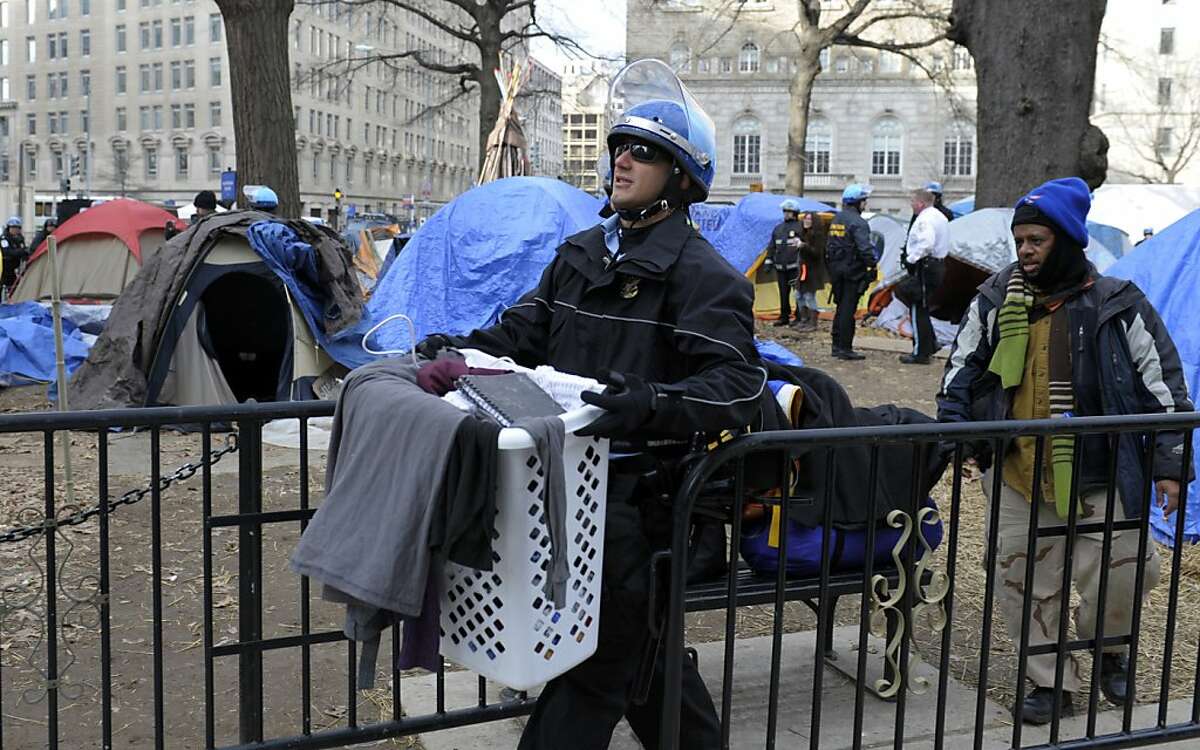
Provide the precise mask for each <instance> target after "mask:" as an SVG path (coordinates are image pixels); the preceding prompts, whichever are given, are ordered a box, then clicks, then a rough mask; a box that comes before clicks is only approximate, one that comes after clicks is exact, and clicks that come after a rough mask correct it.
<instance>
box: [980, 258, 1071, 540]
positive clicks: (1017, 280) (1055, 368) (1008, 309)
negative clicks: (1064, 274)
mask: <svg viewBox="0 0 1200 750" xmlns="http://www.w3.org/2000/svg"><path fill="white" fill-rule="evenodd" d="M1090 285H1091V282H1090V281H1088V282H1085V283H1084V284H1083V285H1081V286H1079V287H1076V288H1074V289H1071V290H1069V291H1068V292H1067V293H1065V294H1056V295H1053V296H1052V297H1050V298H1048V299H1046V300H1043V301H1041V302H1040V306H1043V307H1045V309H1046V311H1047V312H1049V313H1053V312H1054V311H1055V310H1057V309H1058V308H1059V307H1061V306H1062V305H1063V303H1064V302H1066V300H1067V299H1068V298H1070V297H1072V296H1074V295H1075V294H1077V293H1078V292H1079V291H1080V290H1082V289H1085V288H1087V287H1088V286H1090ZM1033 308H1034V293H1033V288H1032V287H1031V286H1030V285H1029V282H1028V280H1026V278H1025V274H1024V273H1022V272H1021V269H1020V268H1017V269H1015V270H1014V271H1013V275H1012V278H1010V279H1009V280H1008V286H1007V288H1006V289H1005V292H1004V301H1003V302H1002V303H1001V304H1000V312H999V313H998V314H997V322H998V325H999V329H1000V341H999V342H998V343H997V344H996V350H995V351H994V352H993V353H992V360H991V362H990V363H989V364H988V370H989V371H990V372H994V373H996V374H997V375H998V376H1000V385H1001V386H1002V387H1003V388H1004V389H1006V390H1007V389H1009V388H1015V387H1017V386H1018V385H1020V384H1021V378H1022V377H1023V376H1024V373H1025V356H1026V354H1027V351H1026V350H1027V349H1028V348H1029V315H1030V312H1031V311H1032V310H1033ZM1049 379H1050V382H1049V392H1050V393H1049V397H1050V417H1051V418H1063V419H1065V418H1067V417H1070V416H1072V413H1073V412H1074V410H1075V394H1074V390H1073V388H1072V385H1071V332H1070V325H1069V321H1068V318H1067V316H1066V315H1056V316H1054V317H1053V318H1051V321H1050V368H1049ZM1074 455H1075V436H1074V435H1051V436H1050V468H1051V472H1052V476H1053V477H1054V506H1055V510H1056V511H1057V512H1058V517H1059V518H1066V517H1067V513H1068V512H1069V511H1070V508H1071V465H1072V462H1073V457H1074ZM1035 491H1036V488H1035ZM1047 502H1049V498H1047Z"/></svg>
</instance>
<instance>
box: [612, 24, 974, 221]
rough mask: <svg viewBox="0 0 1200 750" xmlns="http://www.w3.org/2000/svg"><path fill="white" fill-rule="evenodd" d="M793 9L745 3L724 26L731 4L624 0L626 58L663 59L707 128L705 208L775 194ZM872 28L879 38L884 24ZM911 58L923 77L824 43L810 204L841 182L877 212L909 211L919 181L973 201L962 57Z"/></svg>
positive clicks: (791, 66)
mask: <svg viewBox="0 0 1200 750" xmlns="http://www.w3.org/2000/svg"><path fill="white" fill-rule="evenodd" d="M885 2H886V0H881V5H882V4H883V3H885ZM796 5H797V4H796V3H786V2H780V1H779V0H753V1H751V2H746V3H744V4H741V10H740V12H739V13H738V14H737V16H736V18H731V17H730V16H728V15H726V14H725V13H723V12H722V9H727V8H729V7H730V4H729V3H725V2H721V1H720V0H674V1H673V2H653V3H651V2H649V0H629V3H628V10H627V14H628V22H627V28H628V33H627V55H628V57H629V59H630V60H636V59H639V58H644V57H657V58H660V59H662V60H665V61H667V62H668V63H669V64H671V65H672V67H674V68H675V69H676V70H677V71H678V72H679V74H680V77H681V78H682V79H683V80H684V82H685V83H686V84H687V86H688V88H689V89H690V90H691V91H692V93H693V94H694V95H695V96H696V97H697V99H698V100H699V101H700V103H701V104H702V105H703V106H704V108H705V109H706V111H707V112H708V114H709V115H710V116H711V117H712V118H713V121H714V123H715V124H716V129H717V136H718V148H717V175H716V180H715V182H714V185H713V189H712V197H711V200H714V201H736V200H737V199H738V198H740V197H741V196H742V195H744V194H746V193H747V192H748V191H750V190H758V189H761V190H765V191H774V192H782V191H783V188H784V181H785V172H786V164H787V138H788V135H787V131H788V123H789V118H790V112H789V110H790V104H791V96H790V94H789V87H790V83H791V80H792V75H793V73H794V72H795V70H796V67H797V66H796V55H797V43H796V38H795V36H794V35H793V34H791V33H790V32H789V31H788V29H790V28H791V27H792V26H793V25H794V24H795V23H796V15H795V14H796ZM822 8H823V11H824V12H823V15H824V17H823V19H822V24H823V25H824V24H826V23H828V22H829V21H828V19H829V18H831V17H836V14H838V13H840V12H842V11H844V10H845V3H844V2H842V0H824V1H823V2H822ZM876 30H879V31H881V32H883V33H889V32H888V24H887V23H882V24H880V25H879V26H878V27H877V29H876ZM873 31H875V30H873ZM890 33H894V34H895V35H896V36H894V37H891V38H895V39H899V40H904V39H905V38H915V35H916V34H919V33H920V32H919V31H918V30H914V29H911V28H906V27H896V26H893V27H892V28H891V30H890ZM906 35H907V37H906ZM887 38H888V37H884V39H885V40H886V39H887ZM915 54H917V55H919V59H920V60H921V61H922V62H923V63H924V65H925V66H926V67H927V68H928V69H929V70H931V71H934V73H935V74H934V75H933V76H931V75H929V74H927V73H926V72H924V71H923V70H921V68H920V67H918V66H917V65H916V64H914V63H913V62H911V61H910V60H908V59H906V58H904V57H902V56H900V55H897V54H894V53H890V52H882V53H881V52H878V51H876V50H872V49H862V48H847V47H834V48H831V49H827V50H825V51H824V52H823V53H822V55H821V63H822V72H821V73H820V74H819V75H818V76H817V79H816V82H815V84H814V88H813V95H812V103H811V107H810V121H809V127H808V139H807V142H806V149H805V150H806V155H807V168H806V172H807V174H806V179H805V193H806V195H807V196H808V197H810V198H815V199H817V200H822V201H829V202H836V201H837V200H838V198H839V197H840V195H841V190H842V188H843V187H844V186H845V184H847V183H849V182H865V183H870V184H871V185H872V187H873V188H874V193H873V201H872V206H873V208H874V209H875V210H878V211H886V212H892V213H901V214H907V213H908V212H909V209H908V191H909V190H910V189H912V188H914V187H918V186H920V185H922V184H924V183H925V182H927V181H929V180H938V181H940V182H942V183H943V184H944V186H945V190H946V197H947V200H953V199H955V198H956V197H962V196H965V195H969V194H972V193H974V184H975V151H976V149H975V125H974V111H975V106H974V100H975V94H974V90H975V89H974V87H975V79H974V73H973V70H972V66H971V58H970V55H969V54H967V52H966V50H965V49H961V48H955V47H952V46H950V45H945V44H943V45H941V46H938V47H933V48H929V49H923V50H920V51H918V52H916V53H915Z"/></svg>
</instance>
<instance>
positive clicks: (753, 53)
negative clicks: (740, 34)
mask: <svg viewBox="0 0 1200 750" xmlns="http://www.w3.org/2000/svg"><path fill="white" fill-rule="evenodd" d="M738 72H739V73H757V72H758V45H757V44H755V43H754V42H746V43H745V44H743V45H742V49H741V51H740V52H739V53H738Z"/></svg>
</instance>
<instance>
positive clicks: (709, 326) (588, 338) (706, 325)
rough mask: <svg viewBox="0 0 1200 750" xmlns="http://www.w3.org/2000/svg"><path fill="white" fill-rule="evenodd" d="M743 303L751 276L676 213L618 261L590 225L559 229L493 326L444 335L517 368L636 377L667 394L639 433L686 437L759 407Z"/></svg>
mask: <svg viewBox="0 0 1200 750" xmlns="http://www.w3.org/2000/svg"><path fill="white" fill-rule="evenodd" d="M753 299H754V297H753V289H752V287H751V285H750V282H749V281H748V280H747V279H746V278H745V277H744V276H742V275H741V274H739V273H738V272H737V271H736V270H735V269H734V268H733V267H732V266H730V265H729V263H728V262H726V261H725V259H724V258H722V257H721V256H720V255H718V254H717V252H716V250H714V249H713V247H712V245H710V244H708V242H707V241H706V240H705V239H704V238H702V237H701V236H700V235H699V234H698V233H697V232H696V231H695V230H693V229H692V228H691V227H690V226H689V225H688V223H687V221H686V215H685V214H684V213H683V212H675V213H674V214H672V215H671V216H669V217H668V218H666V219H664V220H662V221H660V222H659V223H657V224H655V225H653V226H652V227H650V228H649V230H648V232H647V234H646V236H645V237H644V239H643V240H642V241H641V243H640V244H638V245H637V246H636V247H632V248H630V249H629V250H628V251H627V252H625V253H623V254H622V255H621V256H620V257H619V259H617V260H616V261H613V260H612V257H611V256H610V254H609V252H608V249H607V248H606V247H605V243H604V230H603V228H602V227H601V226H600V225H597V226H594V227H592V228H591V229H587V230H584V231H583V232H580V233H578V234H576V235H573V236H571V237H568V238H567V239H566V241H564V242H563V244H562V245H561V246H559V248H558V252H557V256H556V257H555V259H554V260H553V261H551V263H550V265H549V266H547V267H546V270H545V271H544V272H543V273H542V278H541V280H540V281H539V282H538V285H537V287H536V288H534V289H533V290H532V291H530V292H528V293H526V294H525V295H524V296H523V297H521V299H520V300H519V301H518V302H517V303H516V304H515V305H513V306H512V307H510V308H508V309H507V310H505V311H504V314H503V315H502V316H501V318H500V322H499V323H497V324H496V325H494V326H492V327H490V328H486V329H483V330H476V331H472V332H471V333H470V334H468V335H467V336H462V337H451V341H452V342H453V344H454V345H455V346H458V347H473V348H476V349H482V350H483V351H486V352H488V353H489V354H492V355H496V356H511V357H512V358H513V359H514V360H515V361H516V362H517V363H518V364H521V365H526V366H536V365H541V364H548V365H551V366H552V367H554V368H555V369H557V370H561V371H564V372H571V373H575V374H577V375H585V376H590V377H597V376H599V375H600V374H601V372H602V371H603V370H605V369H608V370H611V371H614V372H621V373H632V374H635V375H638V376H640V377H642V378H644V379H645V380H647V381H650V382H652V383H653V384H654V385H655V388H656V390H657V391H658V392H659V393H660V394H665V395H666V398H659V399H658V404H659V406H658V408H657V409H656V411H655V413H654V416H653V417H652V418H651V420H650V421H649V422H648V424H647V427H646V433H647V437H655V436H660V437H687V436H689V435H691V434H692V433H694V432H697V431H702V432H716V431H719V430H723V429H728V428H732V427H737V426H740V425H746V424H750V423H751V422H752V420H753V417H754V415H755V414H756V413H757V411H758V406H759V403H758V401H759V396H760V394H762V392H763V389H764V388H765V387H766V380H767V376H766V371H765V370H764V369H763V367H762V364H761V362H760V361H759V358H758V354H757V352H756V350H755V348H754V333H753V331H754V323H753V319H752V308H753ZM664 402H665V403H664Z"/></svg>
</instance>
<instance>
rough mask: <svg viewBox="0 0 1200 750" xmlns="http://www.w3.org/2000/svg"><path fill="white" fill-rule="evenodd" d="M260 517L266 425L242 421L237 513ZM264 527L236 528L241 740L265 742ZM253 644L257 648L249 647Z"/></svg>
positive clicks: (244, 525) (247, 524)
mask: <svg viewBox="0 0 1200 750" xmlns="http://www.w3.org/2000/svg"><path fill="white" fill-rule="evenodd" d="M261 512H262V423H261V422H259V421H257V420H254V419H246V420H242V421H240V422H238V514H239V515H243V516H244V515H247V514H258V513H261ZM261 640H262V523H260V522H258V521H257V520H256V521H254V522H245V521H243V522H242V523H240V524H239V525H238V642H239V643H240V644H242V650H241V653H240V655H239V656H238V716H239V724H238V736H239V739H240V741H241V742H262V740H263V663H262V651H260V650H259V649H258V648H257V643H258V642H259V641H261ZM248 643H254V644H256V646H254V647H247V646H246V644H248Z"/></svg>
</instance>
